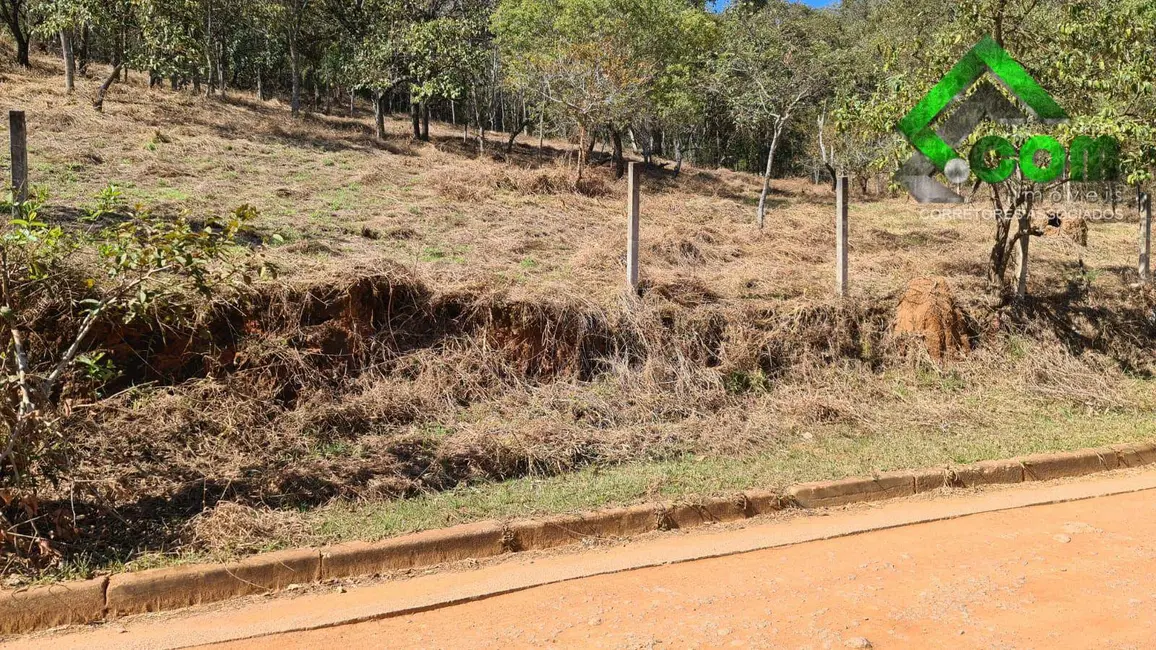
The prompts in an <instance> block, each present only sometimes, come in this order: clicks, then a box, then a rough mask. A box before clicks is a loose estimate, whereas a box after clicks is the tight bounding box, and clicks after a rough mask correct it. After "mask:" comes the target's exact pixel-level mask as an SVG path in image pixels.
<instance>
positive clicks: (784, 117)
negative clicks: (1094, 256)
mask: <svg viewBox="0 0 1156 650" xmlns="http://www.w3.org/2000/svg"><path fill="white" fill-rule="evenodd" d="M816 24H817V21H816V17H815V16H814V14H813V13H812V12H811V11H810V10H808V9H806V8H805V7H802V6H801V5H795V4H794V3H790V2H786V1H785V0H780V1H778V2H768V3H767V4H766V6H765V7H763V8H761V9H756V10H753V11H752V10H750V9H748V8H746V7H739V8H736V9H735V10H733V11H730V12H728V14H727V20H726V21H725V22H724V34H723V37H722V51H721V52H720V53H719V55H718V59H717V61H716V64H715V65H716V68H715V70H716V72H715V74H716V83H717V84H718V88H719V93H720V95H722V96H723V97H725V99H726V102H727V105H728V107H729V112H730V116H731V118H732V119H733V121H734V123H735V125H736V126H737V127H738V128H739V129H741V130H743V131H745V132H747V133H749V134H751V135H753V136H756V137H765V138H768V139H769V143H768V146H767V163H766V169H765V171H764V172H763V187H762V191H761V192H760V194H759V206H758V211H757V222H758V225H759V228H762V227H763V226H764V225H765V222H766V213H767V194H768V193H769V191H770V186H771V173H772V171H773V169H774V164H775V152H776V150H777V149H778V146H779V143H780V139H781V137H782V135H783V131H784V129H786V127H787V126H788V125H789V124H791V122H792V120H793V119H795V118H796V117H797V116H798V114H799V113H800V112H801V111H802V110H803V109H804V108H805V106H806V103H807V102H809V101H813V100H815V99H816V98H817V97H818V95H819V94H820V93H821V92H822V91H823V90H824V88H826V87H827V83H828V72H827V67H826V65H825V63H826V58H827V57H828V54H829V47H828V44H827V43H826V42H824V41H823V40H822V38H821V37H820V36H819V33H818V31H817V30H816V29H815V27H816Z"/></svg>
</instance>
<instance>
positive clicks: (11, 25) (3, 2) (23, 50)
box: [0, 0, 32, 68]
mask: <svg viewBox="0 0 1156 650" xmlns="http://www.w3.org/2000/svg"><path fill="white" fill-rule="evenodd" d="M0 20H3V21H4V24H5V25H7V26H8V31H9V32H11V33H12V40H13V41H15V42H16V65H19V66H22V67H25V68H27V67H29V66H31V65H32V62H31V61H30V60H29V59H28V27H27V23H28V12H27V3H26V0H0Z"/></svg>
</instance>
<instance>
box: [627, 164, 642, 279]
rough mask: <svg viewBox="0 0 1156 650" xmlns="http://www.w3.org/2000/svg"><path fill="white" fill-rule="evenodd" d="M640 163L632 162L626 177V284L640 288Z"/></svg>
mask: <svg viewBox="0 0 1156 650" xmlns="http://www.w3.org/2000/svg"><path fill="white" fill-rule="evenodd" d="M637 165H638V163H633V162H632V163H630V165H629V168H628V170H627V177H626V187H627V190H626V218H627V222H626V284H627V286H628V287H630V290H631V291H635V290H637V289H638V212H639V210H638V208H639V198H640V191H639V187H638V180H639V179H638V166H637Z"/></svg>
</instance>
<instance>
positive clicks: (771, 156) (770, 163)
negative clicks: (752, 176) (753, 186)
mask: <svg viewBox="0 0 1156 650" xmlns="http://www.w3.org/2000/svg"><path fill="white" fill-rule="evenodd" d="M782 130H783V126H782V124H781V123H780V124H776V125H775V134H774V135H773V136H772V137H771V150H770V151H769V152H768V153H767V170H766V173H764V174H763V191H762V192H760V193H759V212H758V223H759V230H762V229H763V226H765V225H766V222H767V194H768V193H770V191H771V169H772V168H773V167H774V165H775V148H776V147H778V146H779V134H780V133H782Z"/></svg>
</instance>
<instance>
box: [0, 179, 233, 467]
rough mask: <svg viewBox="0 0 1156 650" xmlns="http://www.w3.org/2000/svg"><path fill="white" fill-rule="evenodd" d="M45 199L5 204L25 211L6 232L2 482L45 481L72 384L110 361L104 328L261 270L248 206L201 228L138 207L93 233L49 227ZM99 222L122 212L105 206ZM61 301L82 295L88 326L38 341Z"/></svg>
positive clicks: (2, 235)
mask: <svg viewBox="0 0 1156 650" xmlns="http://www.w3.org/2000/svg"><path fill="white" fill-rule="evenodd" d="M110 196H114V195H110ZM43 200H44V194H43V193H40V194H39V195H37V196H34V198H33V199H32V200H29V201H25V202H23V203H20V204H18V205H15V206H13V205H12V204H11V203H10V202H9V203H8V204H5V205H0V209H4V210H5V211H8V210H12V209H15V212H16V214H17V215H18V216H17V218H15V219H13V220H12V221H11V223H10V224H9V225H8V226H7V227H6V228H5V229H4V230H3V231H0V320H2V321H3V323H4V327H5V330H6V335H5V342H4V344H3V346H0V363H2V364H3V367H4V377H5V379H4V380H3V382H2V383H3V391H2V396H3V399H2V400H0V421H2V423H3V429H4V434H3V435H2V436H0V484H5V483H7V484H13V483H15V484H20V483H22V482H26V481H28V480H30V479H35V478H36V477H35V476H31V475H30V471H31V470H32V469H33V465H34V464H35V462H36V460H37V457H38V455H39V454H41V453H43V452H45V450H47V449H50V448H51V447H52V446H53V445H54V444H55V443H54V440H55V439H56V438H57V437H59V435H60V432H59V431H58V430H57V429H56V423H57V421H58V420H59V419H60V416H61V413H60V408H61V387H62V384H63V383H64V382H66V381H67V380H68V379H69V378H70V377H72V376H73V374H74V373H76V372H84V371H85V369H86V368H87V369H88V370H100V368H101V367H102V365H103V364H100V363H95V365H94V361H93V355H86V350H87V348H88V345H89V343H90V339H91V337H92V334H93V332H94V330H95V329H96V327H97V325H98V323H100V322H102V321H104V320H107V319H109V318H113V317H117V318H121V319H123V320H124V321H126V322H131V321H133V320H136V319H139V318H144V317H146V316H147V315H148V314H149V313H150V312H151V310H154V309H157V308H159V307H161V306H162V305H165V304H168V305H169V306H170V307H171V306H172V303H173V302H174V301H175V302H179V301H181V300H183V299H185V297H186V296H187V295H189V294H190V293H201V294H209V293H211V292H212V291H213V290H215V289H217V288H219V287H220V286H221V285H222V284H223V283H226V282H229V281H231V279H233V278H234V277H238V276H241V277H243V274H244V273H245V272H246V269H248V268H249V267H250V266H251V265H250V264H249V259H248V258H247V256H244V255H240V254H239V253H238V251H239V248H238V247H237V246H236V243H235V238H236V236H237V234H238V232H239V231H240V229H241V228H242V227H243V226H244V225H245V224H246V223H248V222H249V221H251V220H252V219H253V218H255V217H256V211H255V210H254V209H253V208H251V207H248V206H242V207H240V208H238V209H237V210H236V211H235V212H234V213H233V214H231V215H229V216H228V217H227V218H225V219H222V220H209V221H208V222H207V223H206V224H205V225H204V226H203V227H197V228H195V227H193V225H192V224H191V223H190V222H189V221H187V220H185V219H177V220H172V219H162V218H158V217H155V216H153V215H151V214H149V213H148V212H146V211H144V210H142V209H140V208H136V209H133V210H130V211H128V214H126V215H124V216H123V217H121V218H119V219H113V223H112V224H111V225H110V226H108V227H107V228H104V229H102V230H100V231H99V232H98V233H96V234H95V235H89V234H88V233H87V232H86V231H83V230H66V229H64V228H63V227H61V226H59V225H54V224H51V223H49V222H48V221H46V220H45V219H44V218H43V216H42V215H41V212H40V207H41V205H42V203H43ZM107 207H108V206H105V208H107ZM98 216H101V217H111V216H113V214H110V213H109V212H108V211H107V210H105V209H101V214H100V215H98ZM86 251H88V252H91V251H95V260H94V261H92V262H82V261H81V260H82V259H83V258H85V257H90V256H89V255H85V254H84V253H85V252H86ZM61 296H64V297H69V296H71V297H72V302H73V308H74V309H75V311H76V313H77V318H78V319H79V320H78V321H77V322H75V323H74V324H73V325H72V326H69V325H67V324H65V325H64V329H65V330H66V331H65V332H63V333H62V335H61V338H60V339H59V341H58V340H57V338H56V337H46V336H39V335H35V332H36V329H35V328H36V327H37V323H38V322H39V323H41V325H42V324H43V319H44V318H45V317H46V316H45V314H44V313H42V311H43V309H44V306H45V305H46V304H47V305H52V304H54V303H56V302H59V299H60V297H61ZM177 311H178V313H179V310H177ZM57 320H58V322H61V321H62V322H64V323H67V322H68V319H67V318H61V319H57Z"/></svg>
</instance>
